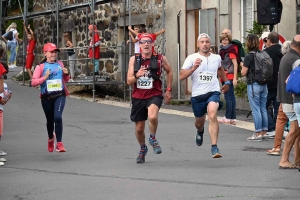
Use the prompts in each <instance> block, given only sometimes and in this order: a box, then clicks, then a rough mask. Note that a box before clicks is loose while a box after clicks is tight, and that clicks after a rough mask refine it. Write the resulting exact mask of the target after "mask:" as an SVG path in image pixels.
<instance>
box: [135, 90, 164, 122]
mask: <svg viewBox="0 0 300 200" xmlns="http://www.w3.org/2000/svg"><path fill="white" fill-rule="evenodd" d="M163 99H164V97H163V96H162V95H159V96H154V97H151V98H149V99H135V98H133V99H132V108H131V114H130V119H131V121H133V122H139V121H146V120H147V119H148V107H149V106H150V105H151V104H154V105H156V106H157V107H158V109H159V108H160V107H161V105H162V102H163Z"/></svg>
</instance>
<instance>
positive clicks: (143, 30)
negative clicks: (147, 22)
mask: <svg viewBox="0 0 300 200" xmlns="http://www.w3.org/2000/svg"><path fill="white" fill-rule="evenodd" d="M128 30H129V31H130V32H131V33H133V34H134V35H135V36H137V41H139V40H140V37H141V35H142V34H143V33H147V30H146V28H145V27H140V31H139V32H137V31H135V30H133V29H132V28H131V26H128ZM164 32H165V29H161V30H160V31H158V32H156V33H149V34H150V35H151V37H152V38H153V42H155V40H156V37H157V36H158V35H160V34H162V33H164ZM135 41H136V40H134V42H135ZM135 51H136V50H135ZM152 52H154V46H152ZM138 53H140V49H139V52H138Z"/></svg>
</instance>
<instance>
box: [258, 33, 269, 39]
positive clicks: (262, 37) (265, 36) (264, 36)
mask: <svg viewBox="0 0 300 200" xmlns="http://www.w3.org/2000/svg"><path fill="white" fill-rule="evenodd" d="M269 34H270V32H263V34H262V35H261V37H260V38H261V39H262V40H263V39H265V38H267V37H268V35H269Z"/></svg>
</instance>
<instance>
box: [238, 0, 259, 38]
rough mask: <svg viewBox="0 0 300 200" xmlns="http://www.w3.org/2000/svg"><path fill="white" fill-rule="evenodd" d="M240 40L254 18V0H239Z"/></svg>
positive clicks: (251, 24)
mask: <svg viewBox="0 0 300 200" xmlns="http://www.w3.org/2000/svg"><path fill="white" fill-rule="evenodd" d="M241 10H242V14H241V16H242V17H241V18H242V19H241V20H242V23H241V24H242V33H241V34H242V38H241V39H242V41H244V38H245V37H247V35H248V33H247V31H248V30H249V29H252V28H253V27H252V26H253V21H254V20H256V17H255V16H256V0H241Z"/></svg>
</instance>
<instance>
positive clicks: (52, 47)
mask: <svg viewBox="0 0 300 200" xmlns="http://www.w3.org/2000/svg"><path fill="white" fill-rule="evenodd" d="M43 50H44V52H47V51H60V50H59V49H58V48H57V47H56V45H55V44H53V43H47V44H45V45H44V49H43Z"/></svg>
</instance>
